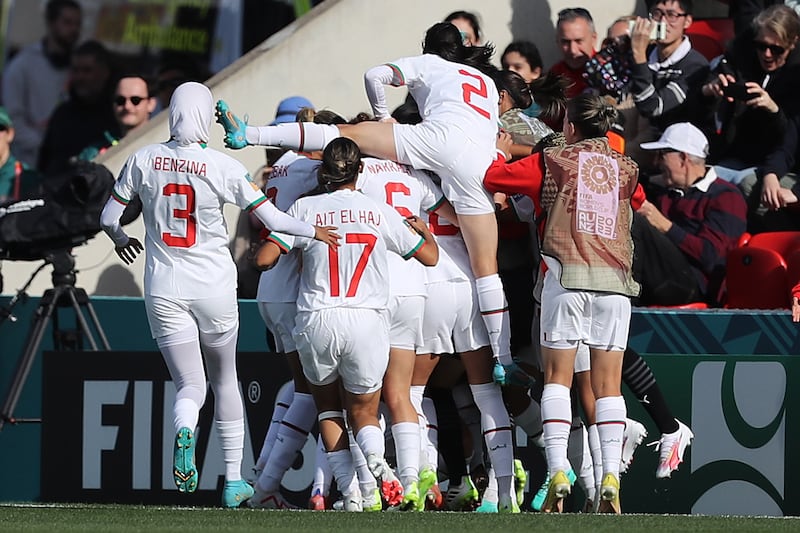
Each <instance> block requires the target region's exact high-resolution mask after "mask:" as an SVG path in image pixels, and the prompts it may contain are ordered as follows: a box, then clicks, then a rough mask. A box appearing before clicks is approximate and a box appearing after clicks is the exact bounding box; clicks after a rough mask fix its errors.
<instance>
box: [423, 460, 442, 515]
mask: <svg viewBox="0 0 800 533" xmlns="http://www.w3.org/2000/svg"><path fill="white" fill-rule="evenodd" d="M438 483H439V480H438V479H436V472H434V471H433V469H432V468H430V467H425V468H423V469H422V470H421V471H420V473H419V485H418V487H419V495H420V496H421V498H420V503H419V508H418V509H417V510H418V511H422V510H424V508H425V502H426V501H427V500H429V499H431V500H433V499H435V497H433V496H432V495H431V491H432V490H433V487H436V488H437V489H438V488H439V487H438ZM441 498H442V493H441V492H439V500H441ZM440 503H441V501H440Z"/></svg>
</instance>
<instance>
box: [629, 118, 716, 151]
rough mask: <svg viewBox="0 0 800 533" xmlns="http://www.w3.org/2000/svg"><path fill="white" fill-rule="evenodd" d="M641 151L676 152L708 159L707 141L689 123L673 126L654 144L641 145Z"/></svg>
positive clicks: (701, 133)
mask: <svg viewBox="0 0 800 533" xmlns="http://www.w3.org/2000/svg"><path fill="white" fill-rule="evenodd" d="M639 146H641V147H642V149H643V150H676V151H678V152H685V153H687V154H689V155H693V156H696V157H702V158H703V159H705V158H706V157H708V139H706V136H705V135H703V132H702V131H700V130H699V129H697V127H695V126H694V125H692V124H690V123H689V122H678V123H677V124H673V125H672V126H670V127H669V128H667V129H666V130H664V133H662V134H661V138H660V139H658V140H657V141H655V142H650V143H642V144H640V145H639Z"/></svg>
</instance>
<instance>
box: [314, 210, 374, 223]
mask: <svg viewBox="0 0 800 533" xmlns="http://www.w3.org/2000/svg"><path fill="white" fill-rule="evenodd" d="M356 223H360V224H371V225H373V226H380V225H381V214H380V213H376V212H374V211H364V210H358V211H353V210H352V209H342V210H341V211H328V212H326V213H317V216H316V222H315V224H316V225H317V226H338V225H339V224H356Z"/></svg>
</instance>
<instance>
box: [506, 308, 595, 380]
mask: <svg viewBox="0 0 800 533" xmlns="http://www.w3.org/2000/svg"><path fill="white" fill-rule="evenodd" d="M541 316H542V306H541V305H539V303H538V302H534V304H533V320H532V321H531V339H539V338H540V334H539V323H540V320H541ZM514 356H515V358H516V359H517V360H518V361H521V362H523V363H527V364H529V365H532V366H534V367H536V368H538V369H539V370H542V368H543V367H542V348H541V345H540V344H539V342H533V343H531V348H530V350H522V351H521V352H518V353H516V354H514ZM591 368H592V367H591V358H590V356H589V347H588V346H586V345H585V344H584V343H582V342H581V343H580V344H578V351H577V353H576V354H575V373H578V372H586V371H588V370H591Z"/></svg>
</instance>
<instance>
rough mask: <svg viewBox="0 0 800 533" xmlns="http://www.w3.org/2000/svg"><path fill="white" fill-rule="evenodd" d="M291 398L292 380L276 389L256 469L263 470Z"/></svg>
mask: <svg viewBox="0 0 800 533" xmlns="http://www.w3.org/2000/svg"><path fill="white" fill-rule="evenodd" d="M293 398H294V382H291V383H289V384H288V385H286V386H285V387H283V388H282V389H280V390H279V391H278V397H277V398H275V408H274V409H273V410H272V416H271V417H270V420H269V429H267V434H266V435H265V436H264V443H263V444H262V445H261V451H260V452H259V454H258V461H256V470H264V465H265V464H267V458H268V457H269V452H270V451H271V450H272V446H273V445H274V444H275V436H276V435H277V434H278V428H279V427H280V425H281V421H282V420H283V415H284V414H286V411H287V410H288V409H289V405H291V403H292V399H293Z"/></svg>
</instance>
